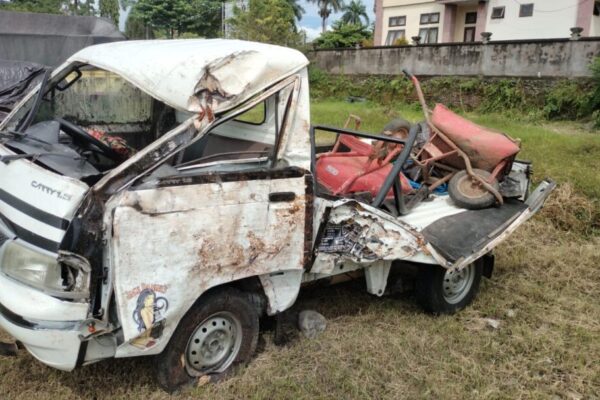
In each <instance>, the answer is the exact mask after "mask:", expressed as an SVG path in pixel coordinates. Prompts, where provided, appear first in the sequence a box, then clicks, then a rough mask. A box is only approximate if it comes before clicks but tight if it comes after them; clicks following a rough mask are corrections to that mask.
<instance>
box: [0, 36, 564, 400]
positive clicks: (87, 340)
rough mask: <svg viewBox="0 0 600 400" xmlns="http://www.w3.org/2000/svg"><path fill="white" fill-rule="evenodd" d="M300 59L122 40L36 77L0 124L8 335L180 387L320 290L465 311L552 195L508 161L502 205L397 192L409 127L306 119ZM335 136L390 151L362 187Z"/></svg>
mask: <svg viewBox="0 0 600 400" xmlns="http://www.w3.org/2000/svg"><path fill="white" fill-rule="evenodd" d="M307 65H308V60H307V59H306V58H305V57H304V55H302V54H301V53H300V52H298V51H295V50H292V49H288V48H283V47H278V46H272V45H267V44H259V43H251V42H243V41H231V40H182V41H178V40H169V41H141V42H137V41H129V42H119V43H111V44H104V45H97V46H92V47H88V48H86V49H84V50H82V51H80V52H78V53H76V54H75V55H73V56H72V57H71V58H69V60H67V61H66V62H65V64H64V65H62V66H61V67H59V68H57V69H56V70H55V71H54V72H52V73H51V74H48V75H47V76H45V78H44V80H43V81H42V83H41V84H39V85H38V86H37V87H36V88H35V89H34V90H33V91H32V92H31V93H29V95H28V96H26V97H25V98H24V99H23V100H22V102H21V103H20V104H19V105H18V106H17V107H15V109H14V110H13V111H12V113H11V114H10V115H9V116H8V117H7V118H6V119H5V120H4V121H3V122H2V124H1V125H0V131H1V134H0V326H1V327H2V329H4V330H6V331H7V332H8V333H10V334H11V335H13V336H14V337H15V338H16V339H17V340H19V341H20V342H22V343H23V345H24V346H25V347H26V348H27V349H28V350H29V351H30V352H31V353H32V354H33V355H34V356H35V357H37V358H38V359H39V360H41V361H42V362H44V363H46V364H48V365H51V366H53V367H56V368H59V369H64V370H72V369H73V368H75V367H78V366H81V365H85V364H89V363H93V362H96V361H99V360H102V359H106V358H113V357H133V356H144V355H158V357H159V361H158V362H157V374H158V380H159V382H160V383H161V385H162V386H163V387H164V388H166V389H167V390H172V389H174V388H176V387H178V386H180V385H182V384H185V383H186V382H189V381H190V380H192V379H194V378H196V377H198V376H202V375H206V374H220V373H225V372H227V371H229V370H230V369H231V368H232V367H234V366H235V365H238V364H242V363H245V362H247V361H248V360H249V359H250V358H251V356H252V354H253V352H254V350H255V348H256V339H257V335H258V328H259V327H258V318H259V316H261V315H263V314H268V315H275V314H278V313H281V312H283V311H285V310H287V309H289V308H290V307H291V306H292V305H293V304H294V302H295V300H296V298H297V296H298V293H299V291H300V290H301V288H302V287H303V285H305V284H307V283H308V282H311V281H314V280H319V279H331V280H332V281H334V280H335V279H333V278H334V277H336V276H338V277H341V276H352V277H357V278H361V279H362V278H363V277H364V279H365V286H366V289H367V290H368V292H369V293H372V294H374V295H376V296H381V295H383V294H384V293H385V292H386V289H387V287H388V286H389V285H388V282H390V281H391V280H392V279H394V278H393V277H396V276H397V275H398V274H403V273H404V272H406V273H407V274H408V275H410V276H412V277H413V278H414V279H415V282H416V283H415V287H416V290H417V298H418V299H419V302H420V303H421V304H422V305H423V306H424V307H425V308H426V309H427V310H429V311H432V312H435V313H438V312H448V313H451V312H454V311H456V310H458V309H460V308H463V307H464V306H466V305H467V304H469V303H470V302H471V301H472V299H473V297H474V296H475V294H476V292H477V288H478V286H479V280H480V279H481V276H482V275H483V274H484V273H488V274H489V272H490V271H491V267H492V264H493V260H492V257H491V256H490V252H491V251H492V250H493V248H494V247H496V246H497V245H498V244H499V243H500V242H501V241H502V240H504V239H505V238H506V237H507V236H508V235H510V234H511V233H512V232H513V231H514V230H515V229H516V228H517V227H518V226H519V225H521V224H522V223H523V222H525V221H526V220H527V219H528V218H530V217H531V216H532V215H534V214H535V213H536V212H537V211H538V210H539V209H540V208H541V206H542V205H543V203H544V201H545V199H546V198H547V196H548V195H549V193H550V192H551V190H552V189H553V187H554V184H553V183H552V182H551V181H543V182H542V183H541V184H540V185H539V186H538V188H537V189H535V190H534V191H533V192H532V193H531V194H528V188H529V179H530V177H529V171H530V166H529V164H528V163H524V162H519V161H514V162H511V168H509V169H508V170H507V171H505V172H506V175H507V176H510V178H511V179H512V180H513V181H514V182H513V183H514V185H513V186H516V187H518V188H520V191H517V192H516V194H514V193H513V195H512V196H511V197H510V198H506V199H505V201H504V204H502V205H501V206H496V207H491V208H485V209H481V210H467V209H465V208H461V207H460V206H458V205H456V203H455V202H453V201H452V200H451V199H450V197H449V196H448V195H447V194H443V193H438V192H434V191H432V192H431V193H426V194H425V195H423V192H422V191H414V190H405V189H406V187H405V188H402V187H401V186H402V184H403V183H402V182H399V180H398V179H397V177H398V173H399V171H400V170H402V168H404V167H403V166H404V165H405V164H406V163H408V162H409V159H410V157H411V154H414V152H412V148H413V147H414V145H415V144H414V143H415V140H416V137H417V136H418V135H419V134H420V133H422V131H420V130H419V129H420V128H418V126H419V125H418V124H414V125H411V127H410V132H409V134H408V136H406V137H402V138H394V137H390V136H386V135H373V134H367V133H363V132H358V131H351V130H347V129H346V130H339V129H337V128H329V127H322V126H321V127H311V125H310V118H309V87H308V75H307V69H306V67H307ZM384 122H385V121H382V126H383V125H384ZM319 132H321V133H319ZM323 132H324V133H323ZM327 133H329V134H332V135H334V136H333V140H331V141H327V140H325V141H323V138H324V135H326V134H327ZM340 134H343V135H350V136H353V137H355V139H356V140H357V141H358V142H359V146H363V145H360V143H364V144H368V143H371V144H372V143H376V142H378V141H380V142H382V143H388V144H389V143H391V144H392V145H394V146H399V147H397V151H396V152H395V153H393V152H392V153H393V155H391V156H389V157H388V158H389V159H388V160H387V161H385V162H389V166H387V167H386V168H387V169H386V170H385V171H387V174H383V175H381V181H380V182H379V183H378V186H377V187H375V189H373V190H372V192H369V193H365V192H352V193H348V192H345V193H336V192H334V191H332V190H329V189H328V188H327V187H326V184H325V183H326V179H325V178H324V177H320V176H319V173H318V172H317V171H318V170H319V169H318V168H317V163H318V162H319V161H318V160H319V159H320V158H321V157H323V155H324V154H330V153H331V152H332V147H333V146H334V142H335V139H336V138H338V137H339V135H340ZM363 147H364V146H363ZM337 150H338V149H336V151H337ZM346 150H348V149H346ZM394 151H395V150H394ZM328 171H329V172H330V173H335V172H332V171H334V170H332V169H331V168H330V169H329V170H328ZM320 178H322V179H320ZM404 184H405V185H406V183H405V182H404ZM513 192H514V190H513ZM415 199H416V200H415ZM407 204H410V206H407Z"/></svg>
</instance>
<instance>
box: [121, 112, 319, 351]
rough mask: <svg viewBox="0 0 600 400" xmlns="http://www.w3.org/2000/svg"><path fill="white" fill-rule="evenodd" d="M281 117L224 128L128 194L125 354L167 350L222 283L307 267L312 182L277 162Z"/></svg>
mask: <svg viewBox="0 0 600 400" xmlns="http://www.w3.org/2000/svg"><path fill="white" fill-rule="evenodd" d="M273 104H275V102H272V103H269V101H268V100H267V103H266V105H264V107H266V109H267V110H268V109H269V107H271V106H272V105H273ZM274 115H275V113H272V114H269V113H268V111H265V112H264V115H263V116H262V117H261V115H260V114H255V117H256V116H257V117H256V120H255V121H252V122H246V121H243V120H231V121H230V122H227V123H224V124H222V125H219V126H218V127H217V128H215V129H214V130H213V131H211V132H209V133H208V134H207V135H206V136H205V137H203V138H202V139H201V140H199V141H197V142H196V143H195V144H192V145H191V146H189V147H188V148H187V149H186V150H184V152H183V153H182V155H181V156H180V157H179V158H178V160H177V161H176V162H175V168H176V169H177V172H176V173H175V175H173V176H168V177H166V178H158V179H152V180H148V181H146V182H142V183H141V184H139V185H138V186H133V187H132V188H130V189H129V190H128V191H127V192H124V193H121V194H120V195H119V196H120V198H119V199H118V205H117V206H116V207H115V208H114V212H113V218H112V225H113V227H112V239H111V243H110V262H111V264H112V268H113V271H114V288H115V299H116V304H117V312H118V316H119V320H120V321H121V324H122V327H123V335H124V341H125V344H124V345H122V346H121V347H120V348H119V349H118V351H117V357H124V356H131V355H136V354H141V353H142V352H143V353H144V354H156V353H159V352H160V351H162V349H163V348H164V346H165V345H166V343H167V342H168V339H169V338H170V336H171V334H172V332H173V331H174V329H175V328H176V326H177V324H178V322H179V320H180V319H181V317H182V316H183V315H184V314H185V313H186V312H187V310H188V309H189V308H190V307H191V306H192V304H193V303H194V302H195V301H196V300H197V299H198V297H199V296H200V295H201V294H202V293H203V292H205V291H206V290H208V289H210V288H212V287H215V286H218V285H221V284H225V283H229V282H233V281H236V280H239V279H243V278H246V277H250V276H258V275H263V274H269V273H276V272H277V271H283V270H286V271H289V270H299V271H301V270H303V269H304V267H305V264H306V263H307V262H308V256H309V254H310V239H311V235H312V232H308V233H306V232H307V229H308V230H310V229H311V227H312V224H311V223H310V221H311V220H310V212H311V211H310V210H309V209H308V207H311V205H312V197H311V196H310V193H312V181H311V179H310V175H307V172H306V171H304V170H303V169H300V168H295V167H289V166H282V167H274V163H273V162H272V161H273V157H274V156H275V154H276V149H274V148H273V147H274V146H276V144H277V143H278V140H275V138H276V136H277V134H278V133H277V130H278V129H277V128H275V127H276V126H278V124H277V121H276V120H277V118H275V117H274ZM271 118H273V119H274V120H275V121H270V119H271ZM271 124H273V125H271ZM307 210H308V211H307ZM307 221H308V222H307Z"/></svg>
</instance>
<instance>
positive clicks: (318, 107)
mask: <svg viewBox="0 0 600 400" xmlns="http://www.w3.org/2000/svg"><path fill="white" fill-rule="evenodd" d="M349 112H352V113H355V114H358V115H360V116H361V117H362V118H363V122H364V123H363V127H364V130H367V131H373V132H378V131H379V130H381V128H382V127H383V125H384V124H385V123H386V122H387V121H388V120H389V119H391V118H392V117H395V116H397V115H399V114H401V115H402V116H404V117H405V118H408V119H410V120H413V121H416V120H418V119H420V114H419V113H418V112H417V111H416V110H415V109H406V108H393V109H385V108H383V107H379V106H377V105H374V104H347V103H344V102H339V101H336V102H329V101H327V102H318V103H315V104H313V106H312V114H313V122H314V123H323V124H332V125H341V124H342V123H343V122H344V120H345V118H346V116H347V114H348V113H349ZM471 117H473V119H474V120H476V121H477V122H479V123H482V124H486V125H489V126H490V127H494V128H496V129H500V130H503V131H506V132H507V133H509V134H510V135H511V136H514V137H518V138H521V139H522V141H523V155H524V156H525V157H527V158H530V159H532V160H533V161H534V168H535V170H536V174H537V176H544V175H548V176H551V177H553V178H555V179H557V180H558V181H559V182H560V183H561V184H560V186H559V188H558V189H557V191H556V192H555V193H554V194H553V195H552V196H551V198H550V200H549V202H548V204H547V206H546V207H545V208H544V210H543V211H542V213H541V215H539V216H537V217H535V218H534V219H533V220H531V221H529V222H528V223H527V224H526V225H525V226H524V227H522V228H521V229H519V230H518V231H517V232H516V233H515V234H514V235H513V236H511V237H510V238H509V240H507V241H506V242H505V243H504V244H502V245H501V246H500V247H499V248H498V249H497V251H496V257H497V263H496V269H495V272H494V277H493V279H492V280H485V281H484V282H483V284H482V288H481V291H480V293H479V296H478V297H477V299H476V300H475V302H474V303H473V305H472V306H470V307H468V308H467V309H466V310H463V311H462V312H460V313H458V314H457V315H453V316H443V317H432V316H430V315H427V314H424V313H423V312H422V311H420V310H419V309H418V308H417V306H416V305H415V302H414V299H413V298H412V294H411V293H410V292H408V293H405V294H403V295H400V296H398V295H397V296H386V297H383V298H377V297H374V296H370V295H368V294H366V292H365V290H364V282H363V281H361V280H358V281H355V282H353V283H350V284H342V285H338V286H333V287H320V288H315V289H312V290H308V291H305V292H303V293H302V294H301V296H300V298H299V300H298V303H297V306H296V307H297V308H298V309H315V310H317V311H319V312H321V313H322V314H324V315H325V316H326V317H327V319H328V327H327V330H326V331H325V332H324V333H323V334H322V335H321V336H319V337H318V338H317V339H314V340H308V339H304V338H301V337H293V338H292V340H291V341H290V342H289V343H288V345H286V346H284V347H278V346H275V345H274V344H273V332H272V331H270V330H265V331H263V332H262V334H261V338H260V343H259V351H258V354H257V356H256V358H255V359H254V360H253V361H252V363H251V364H250V365H249V366H248V367H247V368H245V369H243V370H241V371H239V372H238V373H237V374H235V375H234V376H233V377H231V378H230V379H228V380H225V381H223V382H220V383H217V384H212V385H205V386H202V387H195V388H192V389H188V390H185V391H183V392H182V393H180V394H178V395H175V396H169V395H167V394H165V393H164V392H162V391H161V390H160V389H159V388H158V387H157V385H156V383H155V382H154V381H153V377H152V367H153V359H151V358H139V359H131V360H108V361H104V362H101V363H99V364H96V365H92V366H88V367H84V368H82V369H79V370H77V371H74V372H72V373H68V372H61V371H57V370H53V369H51V368H49V367H46V366H43V365H42V364H40V363H39V362H37V361H36V360H35V359H33V357H31V356H30V355H28V354H27V353H26V352H24V351H23V352H21V354H20V355H19V356H18V357H17V358H5V359H0V398H1V399H31V398H35V399H52V400H63V399H86V400H88V399H94V398H99V399H100V398H101V399H104V398H107V399H108V398H119V399H144V400H150V399H190V398H198V399H239V398H247V399H279V398H282V399H301V398H303V399H311V400H312V399H326V398H336V399H337V398H339V399H347V398H390V399H403V398H404V399H421V398H422V399H429V398H435V399H438V398H439V399H467V398H468V399H471V398H473V399H517V398H518V399H548V398H551V399H578V398H585V399H588V398H589V399H594V398H596V399H597V398H600V361H599V360H600V322H599V321H600V301H599V299H600V275H599V274H598V265H600V251H599V250H598V249H600V237H598V236H591V235H583V234H582V233H583V232H587V229H586V225H589V224H590V223H591V221H593V219H591V218H592V217H590V215H591V214H590V215H587V214H586V213H588V214H589V212H590V210H591V209H593V208H594V207H595V205H594V202H595V201H597V198H598V189H597V187H598V185H599V184H600V181H599V178H598V176H597V174H596V173H595V171H596V170H598V163H599V162H600V161H599V158H600V157H599V156H600V154H598V153H600V152H598V146H599V143H600V136H595V135H593V134H588V133H585V132H581V130H580V129H579V127H578V126H577V125H575V124H547V125H536V124H531V123H528V124H526V123H521V122H519V121H509V120H506V118H501V117H496V116H476V115H472V116H471ZM484 318H493V319H496V320H498V321H499V322H500V326H499V328H498V329H492V328H489V327H487V326H486V325H485V321H484ZM0 339H8V337H7V336H6V335H3V334H2V333H0Z"/></svg>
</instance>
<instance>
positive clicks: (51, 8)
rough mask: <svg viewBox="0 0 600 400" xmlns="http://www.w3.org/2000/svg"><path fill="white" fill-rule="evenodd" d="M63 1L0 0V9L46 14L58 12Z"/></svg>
mask: <svg viewBox="0 0 600 400" xmlns="http://www.w3.org/2000/svg"><path fill="white" fill-rule="evenodd" d="M63 5H64V2H63V1H62V0H10V1H1V0H0V10H7V11H21V12H39V13H46V14H60V13H61V12H62V7H63Z"/></svg>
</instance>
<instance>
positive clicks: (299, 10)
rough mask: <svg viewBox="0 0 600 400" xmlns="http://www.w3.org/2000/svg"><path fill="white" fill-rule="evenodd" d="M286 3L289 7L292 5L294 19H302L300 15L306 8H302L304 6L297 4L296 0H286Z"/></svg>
mask: <svg viewBox="0 0 600 400" xmlns="http://www.w3.org/2000/svg"><path fill="white" fill-rule="evenodd" d="M287 3H288V4H289V5H290V7H292V10H293V11H294V16H295V17H296V19H297V20H298V21H300V20H301V19H302V16H303V15H304V13H305V12H306V10H304V7H302V6H301V5H300V4H298V0H287Z"/></svg>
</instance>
